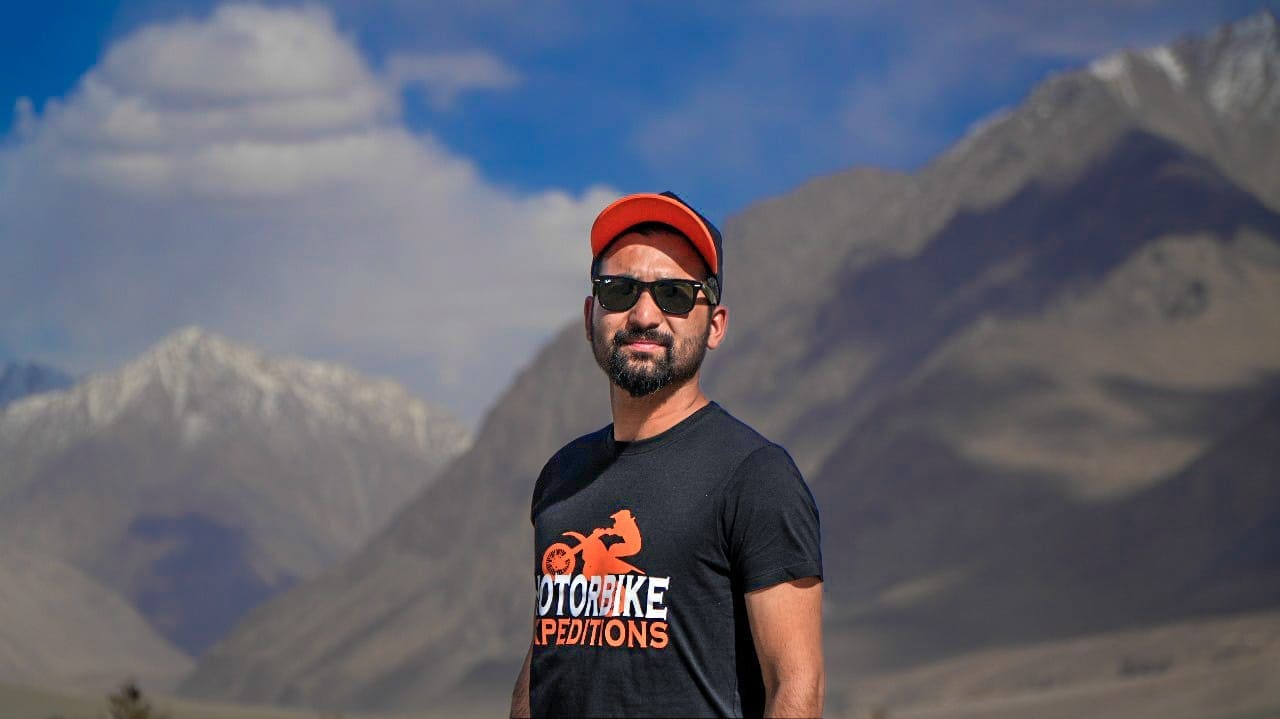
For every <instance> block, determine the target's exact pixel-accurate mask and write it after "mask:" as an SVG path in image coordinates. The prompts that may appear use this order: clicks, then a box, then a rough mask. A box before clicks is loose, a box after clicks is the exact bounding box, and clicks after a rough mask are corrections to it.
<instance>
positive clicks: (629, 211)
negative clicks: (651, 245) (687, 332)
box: [591, 192, 720, 274]
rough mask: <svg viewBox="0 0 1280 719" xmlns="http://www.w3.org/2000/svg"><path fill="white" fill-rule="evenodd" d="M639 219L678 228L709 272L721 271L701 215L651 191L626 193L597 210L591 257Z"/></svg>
mask: <svg viewBox="0 0 1280 719" xmlns="http://www.w3.org/2000/svg"><path fill="white" fill-rule="evenodd" d="M642 222H661V223H663V224H666V225H671V226H672V227H674V228H676V229H677V230H680V232H682V233H684V235H685V237H688V238H689V241H690V242H692V243H693V246H694V248H695V249H696V250H698V254H700V255H702V259H703V260H706V263H707V267H708V268H710V269H711V273H712V274H716V273H718V272H719V271H720V257H719V255H718V254H717V253H716V243H715V240H714V239H712V237H711V231H710V230H708V229H707V226H706V224H705V223H704V222H703V221H702V218H701V217H698V214H697V213H696V212H694V211H693V210H691V209H689V207H688V206H686V205H685V204H684V203H682V202H680V201H679V200H675V199H672V198H670V197H666V196H664V195H658V194H655V193H651V192H641V193H638V194H635V195H627V196H626V197H623V198H620V199H618V200H615V201H614V202H613V203H612V204H610V205H609V206H608V207H606V208H604V209H603V210H601V211H600V215H599V216H597V217H596V221H595V223H594V224H592V225H591V256H592V257H595V256H597V255H599V254H600V253H601V252H603V251H604V249H605V248H606V247H608V246H609V243H610V242H613V240H614V239H616V238H617V237H618V235H620V234H622V233H623V232H625V231H626V229H627V228H628V227H634V226H635V225H638V224H640V223H642Z"/></svg>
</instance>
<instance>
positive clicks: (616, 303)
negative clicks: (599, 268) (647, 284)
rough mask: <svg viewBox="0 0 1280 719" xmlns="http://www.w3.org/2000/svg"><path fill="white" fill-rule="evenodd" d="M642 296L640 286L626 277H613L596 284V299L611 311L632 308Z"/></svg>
mask: <svg viewBox="0 0 1280 719" xmlns="http://www.w3.org/2000/svg"><path fill="white" fill-rule="evenodd" d="M639 297H640V287H639V286H637V285H636V283H635V282H632V281H631V280H628V279H626V278H625V277H617V278H611V279H609V280H608V281H606V282H601V283H600V284H598V285H596V299H597V300H599V301H600V306H601V307H603V308H605V309H606V310H609V311H610V312H622V311H624V310H629V309H631V307H632V305H634V304H635V303H636V300H637V299H639Z"/></svg>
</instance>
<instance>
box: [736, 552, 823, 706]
mask: <svg viewBox="0 0 1280 719" xmlns="http://www.w3.org/2000/svg"><path fill="white" fill-rule="evenodd" d="M746 603H747V618H748V620H749V621H750V622H751V637H752V639H753V640H754V641H755V646H756V655H757V656H758V657H759V658H760V672H761V674H762V675H763V677H764V696H765V705H764V715H765V716H766V717H820V716H822V700H823V696H824V694H825V692H826V670H825V669H824V667H823V662H822V581H821V580H820V579H818V578H817V577H807V578H805V579H796V580H792V581H790V582H782V583H780V584H775V585H773V586H771V587H765V588H764V589H757V590H756V591H754V592H748V593H747V595H746Z"/></svg>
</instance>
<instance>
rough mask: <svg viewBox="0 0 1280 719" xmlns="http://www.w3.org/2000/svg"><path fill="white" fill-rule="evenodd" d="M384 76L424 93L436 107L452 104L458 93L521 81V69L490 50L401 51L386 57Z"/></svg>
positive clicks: (441, 107) (503, 86)
mask: <svg viewBox="0 0 1280 719" xmlns="http://www.w3.org/2000/svg"><path fill="white" fill-rule="evenodd" d="M387 77H388V78H389V79H390V81H391V82H392V84H394V85H396V86H398V87H416V88H419V89H421V90H423V91H425V92H426V93H427V96H428V97H430V98H431V103H432V105H434V106H435V107H436V108H437V109H445V108H448V107H450V106H451V105H453V102H454V100H455V99H456V98H457V96H458V95H459V94H460V93H463V92H470V91H475V90H507V89H510V88H512V87H515V86H516V85H517V84H518V83H519V82H520V73H519V72H517V71H516V70H515V68H513V67H511V66H510V65H507V64H506V63H504V62H503V61H502V60H500V59H498V58H497V57H495V56H493V55H492V54H490V53H487V52H483V51H480V50H471V51H466V52H454V53H436V54H422V53H400V54H396V55H393V56H391V58H390V59H388V60H387Z"/></svg>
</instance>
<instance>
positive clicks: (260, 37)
mask: <svg viewBox="0 0 1280 719" xmlns="http://www.w3.org/2000/svg"><path fill="white" fill-rule="evenodd" d="M475 57H481V56H479V55H477V56H475ZM457 67H459V68H463V70H466V67H468V66H467V65H466V63H462V64H459V65H457ZM477 68H478V69H477ZM419 69H421V68H419ZM471 71H474V74H473V75H470V76H467V75H466V72H463V71H459V73H457V74H455V75H454V76H453V80H452V82H454V83H455V84H454V85H453V87H454V88H455V89H454V90H453V91H454V92H457V91H460V90H461V89H463V88H465V87H476V86H477V83H483V82H488V83H490V85H491V86H492V85H493V84H494V83H497V82H499V81H500V79H501V76H500V73H498V74H494V73H493V72H492V71H493V68H489V69H488V70H486V69H485V68H484V67H483V63H482V62H480V63H476V65H475V67H474V68H472V70H467V72H471ZM485 72H490V73H491V74H490V75H487V76H486V75H485ZM441 73H442V74H440V75H438V77H441V78H443V77H446V75H447V73H444V72H443V71H441ZM486 78H487V79H486ZM441 82H443V80H442V81H441ZM468 82H470V83H471V84H470V85H468V84H467V83H468ZM17 112H18V118H17V122H15V123H14V128H15V129H14V130H13V132H12V134H11V136H10V137H9V138H7V141H6V142H5V143H4V144H3V145H0V306H4V307H6V312H5V314H4V315H3V316H2V317H0V342H7V343H10V344H13V343H15V338H22V337H25V336H31V335H36V334H42V333H47V332H49V331H51V329H52V331H54V332H55V333H56V334H58V335H60V336H65V337H67V338H68V339H67V344H68V346H69V347H70V349H69V350H68V354H67V356H65V357H61V358H60V359H61V360H62V361H63V362H65V363H66V364H67V365H68V366H71V367H73V368H76V369H81V368H86V367H88V368H92V367H94V366H95V365H97V363H98V361H95V360H94V359H93V358H94V357H100V356H109V355H113V354H114V355H119V354H121V353H124V354H128V353H131V352H136V351H137V350H139V349H141V348H142V346H144V345H145V344H147V343H149V342H151V341H154V340H155V339H156V338H158V337H159V336H160V335H162V334H164V333H165V332H167V331H168V330H169V329H171V328H172V327H174V326H177V325H181V324H186V323H191V322H195V323H200V324H204V325H207V326H210V327H214V328H216V329H219V330H221V331H224V332H227V333H229V334H231V335H233V336H238V337H242V338H245V339H248V340H250V341H256V342H259V343H261V344H262V345H264V346H266V347H268V348H270V349H273V350H277V351H293V352H302V353H306V354H311V355H316V356H329V357H335V358H339V359H344V360H348V361H353V362H356V363H357V364H363V365H366V366H371V367H397V368H408V369H405V371H407V372H409V373H410V374H412V373H414V372H415V371H416V372H417V373H418V375H417V376H410V377H406V379H408V380H409V381H410V383H411V384H413V385H414V386H415V387H417V388H419V389H423V390H425V391H424V393H426V394H428V395H435V396H436V397H437V398H446V399H449V400H451V401H452V402H453V403H454V404H455V406H457V405H462V404H464V403H468V402H469V403H472V404H473V405H474V404H476V403H482V402H488V401H489V400H491V399H492V398H493V397H494V396H496V394H497V393H498V392H499V391H500V390H501V389H502V386H503V385H504V384H505V383H506V381H507V379H508V378H509V377H510V375H511V373H512V372H513V371H514V370H515V369H516V367H517V366H518V365H519V364H521V363H522V362H524V361H525V360H526V359H527V357H528V354H529V352H530V351H531V350H532V349H533V348H534V347H535V346H536V344H537V342H538V341H540V340H541V339H542V338H544V337H546V336H547V335H549V334H550V332H552V331H553V330H554V329H555V328H556V327H557V326H559V325H560V324H561V323H562V322H563V321H565V320H566V319H567V318H569V317H571V316H572V315H573V314H574V312H575V311H576V308H577V307H578V306H579V305H578V300H579V299H580V297H581V296H582V294H583V293H584V291H585V284H586V283H585V277H584V275H585V269H586V265H587V262H588V258H587V257H586V239H585V238H586V236H587V229H588V227H589V226H590V222H591V220H592V218H593V217H594V214H595V212H596V211H598V210H599V208H601V207H603V206H604V204H606V203H607V202H608V200H610V199H611V198H612V196H613V195H614V193H613V192H611V191H609V190H607V189H604V188H600V189H595V190H592V191H589V192H587V193H585V194H584V195H582V196H572V195H569V194H566V193H563V192H558V191H547V192H541V193H534V194H518V193H514V192H511V191H509V190H506V189H502V188H500V187H497V186H495V185H493V184H491V183H488V182H486V181H485V179H484V178H483V177H481V176H479V174H478V173H477V172H476V170H475V168H474V167H473V166H472V165H471V164H470V163H469V162H468V161H467V160H466V159H465V158H462V157H459V156H457V155H456V154H454V153H451V152H450V151H449V150H448V149H447V148H444V147H443V146H441V145H440V144H439V143H438V142H436V141H435V140H434V139H433V138H432V137H430V136H428V135H420V134H414V133H411V132H410V131H409V130H407V129H406V128H405V126H404V125H403V123H402V121H401V119H400V115H399V107H398V103H397V101H396V96H395V88H394V87H392V86H391V85H390V84H388V83H387V82H386V80H385V79H383V78H380V77H379V76H377V75H376V73H374V72H373V71H372V70H371V69H370V68H369V66H368V64H367V63H366V62H365V60H364V59H363V58H362V57H361V55H360V54H359V53H358V52H357V51H356V49H355V48H354V46H353V44H352V43H351V42H350V41H349V40H348V39H347V38H345V37H343V36H342V35H341V34H340V33H339V32H338V31H337V30H336V28H335V27H334V24H333V22H332V20H331V18H330V17H329V16H328V15H327V14H326V13H324V12H323V11H319V10H314V9H310V10H270V9H265V8H261V7H256V6H245V5H235V6H224V7H221V8H219V9H218V10H216V11H215V12H214V13H213V14H212V15H211V16H210V17H208V18H207V19H204V20H200V21H191V20H186V21H181V22H175V23H169V24H161V25H154V26H150V27H146V28H144V29H142V30H140V31H138V32H136V33H134V34H132V35H129V36H127V37H125V38H123V39H121V40H120V41H119V42H117V43H116V44H115V45H114V46H113V47H111V48H110V49H109V51H108V52H107V53H106V55H105V57H104V58H103V60H102V61H101V62H100V63H99V64H98V65H97V66H96V67H94V68H93V69H91V70H90V71H89V72H88V73H86V74H85V75H84V77H82V78H81V80H80V82H79V83H78V85H77V86H76V88H75V89H74V90H73V91H72V92H71V93H69V94H68V95H67V96H66V97H65V98H62V99H61V100H58V101H51V102H49V103H47V104H46V105H45V107H44V108H42V109H41V110H40V111H38V112H37V111H36V110H34V109H33V108H31V107H30V104H29V103H25V104H23V103H20V106H19V108H18V109H17ZM121 348H126V349H124V350H122V349H121ZM117 359H118V357H117ZM413 368H417V369H416V370H415V369H413ZM450 378H452V379H451V380H450ZM450 382H452V383H450ZM476 409H478V408H476ZM476 409H473V410H472V411H476Z"/></svg>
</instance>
